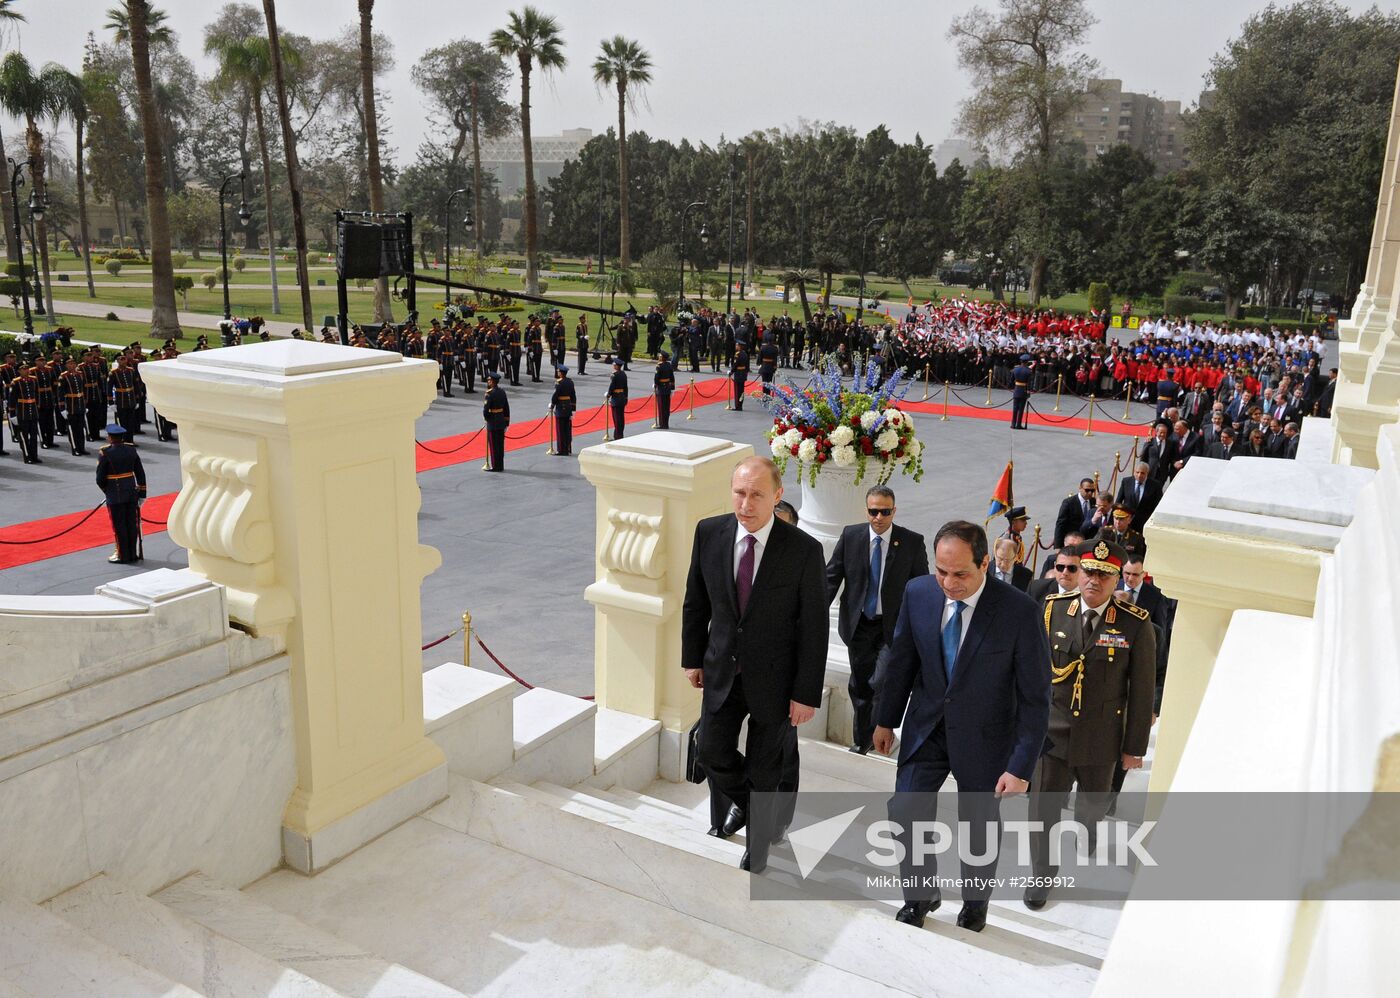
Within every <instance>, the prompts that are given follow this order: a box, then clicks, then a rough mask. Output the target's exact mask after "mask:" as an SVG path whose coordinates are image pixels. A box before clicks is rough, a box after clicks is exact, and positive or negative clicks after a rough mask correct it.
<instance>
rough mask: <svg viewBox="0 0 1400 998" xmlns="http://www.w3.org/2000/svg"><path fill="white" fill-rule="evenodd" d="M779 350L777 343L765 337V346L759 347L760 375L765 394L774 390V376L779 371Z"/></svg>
mask: <svg viewBox="0 0 1400 998" xmlns="http://www.w3.org/2000/svg"><path fill="white" fill-rule="evenodd" d="M778 358H779V350H778V346H777V344H776V343H773V342H772V341H771V340H769V339H768V338H767V336H765V337H764V340H763V346H761V347H759V348H758V376H759V377H760V378H762V379H763V394H764V395H767V394H769V393H770V392H772V391H773V378H774V377H775V376H776V375H777V373H778Z"/></svg>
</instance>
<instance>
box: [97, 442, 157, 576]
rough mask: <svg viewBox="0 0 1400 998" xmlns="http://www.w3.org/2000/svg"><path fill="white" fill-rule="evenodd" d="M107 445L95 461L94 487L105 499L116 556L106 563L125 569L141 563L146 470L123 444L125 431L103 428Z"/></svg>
mask: <svg viewBox="0 0 1400 998" xmlns="http://www.w3.org/2000/svg"><path fill="white" fill-rule="evenodd" d="M107 440H108V444H107V446H106V447H103V448H102V451H101V456H100V457H98V459H97V487H98V488H99V489H101V490H102V492H103V494H104V495H105V496H106V497H107V513H108V514H109V515H110V516H111V517H112V533H113V534H115V535H116V540H117V553H116V554H114V555H112V557H110V558H108V559H107V560H108V561H110V562H114V563H116V564H120V565H129V564H132V563H134V562H137V561H140V560H141V554H140V536H141V503H142V502H143V501H145V498H146V469H145V468H143V467H142V466H141V456H140V455H139V454H137V453H136V448H135V447H133V446H132V445H131V444H130V443H128V442H127V441H126V427H124V426H122V425H121V424H120V423H113V424H112V425H111V426H108V427H107Z"/></svg>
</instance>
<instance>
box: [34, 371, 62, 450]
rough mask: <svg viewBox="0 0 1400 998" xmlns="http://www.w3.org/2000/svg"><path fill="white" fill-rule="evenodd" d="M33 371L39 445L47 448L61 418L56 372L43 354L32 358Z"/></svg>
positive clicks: (50, 444) (51, 441)
mask: <svg viewBox="0 0 1400 998" xmlns="http://www.w3.org/2000/svg"><path fill="white" fill-rule="evenodd" d="M33 371H34V380H35V382H36V388H35V392H36V393H37V396H38V399H39V437H40V444H39V446H40V447H43V448H44V450H48V449H49V448H50V447H52V446H53V437H54V434H55V433H56V432H58V429H59V426H58V422H59V420H60V419H61V418H62V416H61V414H60V412H59V408H58V372H57V371H55V370H54V369H53V368H52V367H50V366H49V362H48V360H47V359H46V358H45V357H43V356H39V357H36V358H35V359H34V368H33Z"/></svg>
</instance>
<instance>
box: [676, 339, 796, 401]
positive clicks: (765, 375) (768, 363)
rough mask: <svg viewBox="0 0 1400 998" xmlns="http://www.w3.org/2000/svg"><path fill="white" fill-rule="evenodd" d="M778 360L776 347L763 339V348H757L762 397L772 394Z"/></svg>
mask: <svg viewBox="0 0 1400 998" xmlns="http://www.w3.org/2000/svg"><path fill="white" fill-rule="evenodd" d="M778 358H779V352H778V345H777V344H776V343H774V342H773V341H772V340H771V339H768V338H767V337H764V340H763V346H761V347H759V348H758V376H759V377H760V378H761V379H763V394H764V395H771V394H772V392H773V378H774V377H776V376H777V373H778ZM696 370H699V368H697V369H696Z"/></svg>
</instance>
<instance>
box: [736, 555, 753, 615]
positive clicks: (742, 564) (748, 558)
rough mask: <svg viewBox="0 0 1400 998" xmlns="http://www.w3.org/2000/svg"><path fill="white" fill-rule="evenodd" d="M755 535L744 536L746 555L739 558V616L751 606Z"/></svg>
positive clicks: (737, 578) (737, 585)
mask: <svg viewBox="0 0 1400 998" xmlns="http://www.w3.org/2000/svg"><path fill="white" fill-rule="evenodd" d="M753 545H754V537H753V534H745V535H744V553H743V554H741V555H740V556H739V575H738V577H736V578H735V580H734V584H735V586H736V587H737V588H738V592H739V616H741V617H742V616H743V615H744V611H745V610H747V609H748V606H749V594H750V593H751V592H753Z"/></svg>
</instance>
